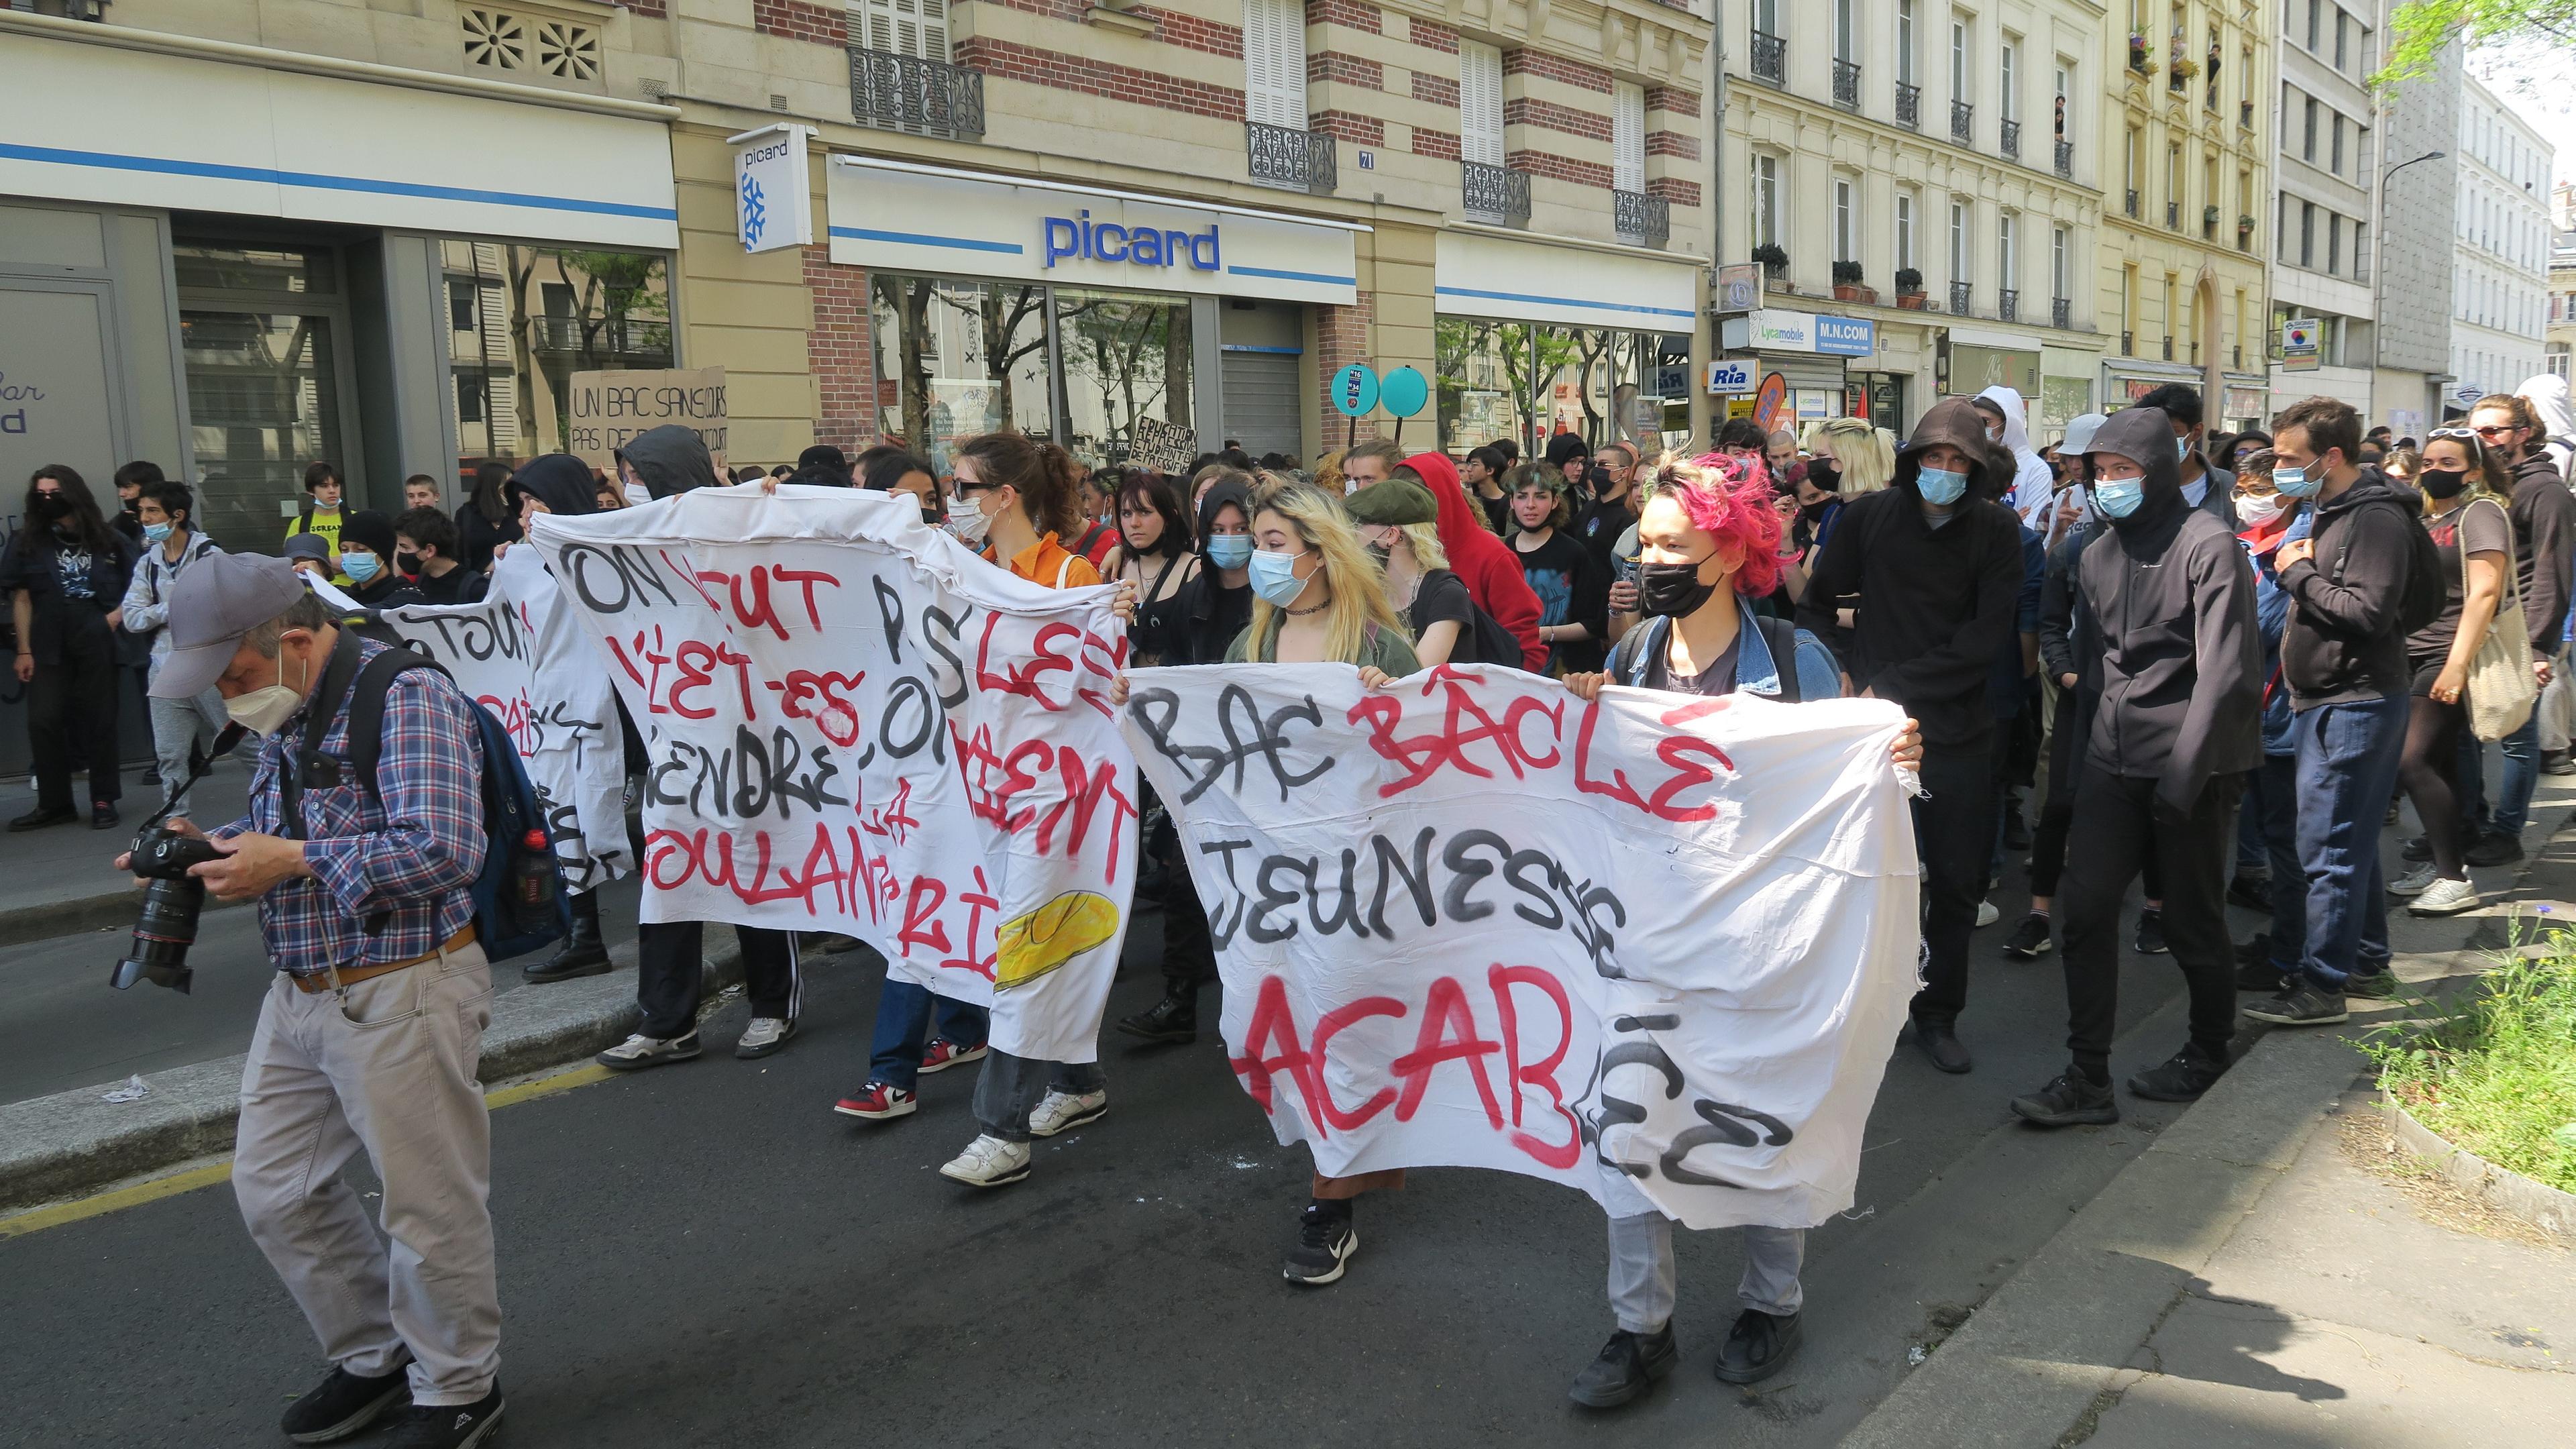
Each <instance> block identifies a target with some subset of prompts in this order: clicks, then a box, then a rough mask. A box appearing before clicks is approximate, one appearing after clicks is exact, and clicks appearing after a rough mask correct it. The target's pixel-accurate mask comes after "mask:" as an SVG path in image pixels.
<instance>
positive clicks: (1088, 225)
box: [1046, 211, 1218, 272]
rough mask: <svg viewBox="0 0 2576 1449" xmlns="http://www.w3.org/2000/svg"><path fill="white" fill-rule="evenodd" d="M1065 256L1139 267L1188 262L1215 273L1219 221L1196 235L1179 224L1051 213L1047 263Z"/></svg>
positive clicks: (1195, 267)
mask: <svg viewBox="0 0 2576 1449" xmlns="http://www.w3.org/2000/svg"><path fill="white" fill-rule="evenodd" d="M1063 257H1079V258H1081V259H1082V260H1084V261H1087V262H1128V263H1132V264H1134V265H1136V266H1140V267H1170V266H1177V265H1180V264H1182V263H1184V262H1186V263H1188V265H1189V268H1190V270H1192V271H1194V272H1213V271H1216V270H1218V265H1217V264H1218V256H1217V235H1216V223H1214V222H1210V223H1208V229H1207V230H1205V231H1203V232H1200V233H1198V234H1197V235H1195V236H1193V235H1191V234H1190V233H1189V232H1186V231H1183V230H1181V229H1180V228H1178V227H1174V228H1173V229H1171V230H1170V231H1156V230H1155V229H1154V228H1152V227H1150V226H1138V227H1126V226H1120V225H1119V224H1118V223H1116V222H1114V221H1099V222H1095V221H1093V220H1092V219H1091V213H1090V212H1088V211H1084V212H1081V213H1079V214H1078V215H1077V216H1074V217H1063V216H1050V217H1048V218H1047V219H1046V264H1047V265H1048V266H1050V267H1052V266H1054V265H1055V264H1056V262H1057V260H1058V259H1059V258H1063Z"/></svg>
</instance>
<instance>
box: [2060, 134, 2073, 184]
mask: <svg viewBox="0 0 2576 1449" xmlns="http://www.w3.org/2000/svg"><path fill="white" fill-rule="evenodd" d="M2057 174H2058V175H2060V176H2063V177H2065V178H2066V179H2067V180H2069V181H2072V180H2074V179H2075V143H2074V142H2072V141H2060V142H2058V143H2057Z"/></svg>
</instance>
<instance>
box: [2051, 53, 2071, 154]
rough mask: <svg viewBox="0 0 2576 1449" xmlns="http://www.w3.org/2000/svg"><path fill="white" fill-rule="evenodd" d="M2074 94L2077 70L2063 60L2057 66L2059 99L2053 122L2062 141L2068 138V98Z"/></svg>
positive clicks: (2054, 108)
mask: <svg viewBox="0 0 2576 1449" xmlns="http://www.w3.org/2000/svg"><path fill="white" fill-rule="evenodd" d="M2073 94H2075V72H2074V70H2073V69H2072V68H2071V67H2069V66H2068V65H2066V64H2065V63H2064V62H2063V61H2061V62H2059V63H2058V67H2057V101H2056V104H2055V106H2054V107H2053V108H2052V109H2053V110H2054V111H2055V113H2056V120H2055V121H2054V122H2053V124H2054V126H2055V128H2056V131H2057V139H2059V140H2061V141H2063V140H2066V139H2068V137H2067V134H2066V110H2067V101H2066V98H2067V97H2068V96H2071V95H2073Z"/></svg>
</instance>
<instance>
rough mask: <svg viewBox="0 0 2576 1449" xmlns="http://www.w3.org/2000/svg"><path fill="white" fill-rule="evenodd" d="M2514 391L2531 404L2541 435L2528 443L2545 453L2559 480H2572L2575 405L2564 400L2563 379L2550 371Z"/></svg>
mask: <svg viewBox="0 0 2576 1449" xmlns="http://www.w3.org/2000/svg"><path fill="white" fill-rule="evenodd" d="M2514 392H2515V394H2516V395H2517V396H2519V397H2520V398H2521V399H2522V400H2523V401H2524V402H2527V403H2529V404H2531V411H2532V414H2533V415H2534V416H2535V417H2537V418H2539V419H2540V431H2541V435H2542V436H2540V437H2537V438H2534V439H2532V440H2531V444H2530V446H2531V447H2533V448H2535V449H2539V450H2542V451H2545V452H2546V453H2547V454H2548V455H2549V461H2551V462H2553V463H2555V464H2557V465H2558V476H2559V477H2560V478H2561V479H2576V406H2570V405H2569V403H2568V400H2567V379H2565V378H2563V377H2560V376H2559V375H2558V374H2556V373H2554V372H2544V373H2539V374H2537V375H2535V376H2533V377H2531V378H2529V379H2527V380H2525V381H2524V383H2523V384H2522V386H2520V387H2518V388H2515V389H2514Z"/></svg>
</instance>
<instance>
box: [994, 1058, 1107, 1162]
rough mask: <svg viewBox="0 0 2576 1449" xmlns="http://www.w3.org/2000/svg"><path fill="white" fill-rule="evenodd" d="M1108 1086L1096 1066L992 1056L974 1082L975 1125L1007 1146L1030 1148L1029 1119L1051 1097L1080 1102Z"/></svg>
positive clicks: (1103, 1075)
mask: <svg viewBox="0 0 2576 1449" xmlns="http://www.w3.org/2000/svg"><path fill="white" fill-rule="evenodd" d="M1108 1086H1109V1077H1108V1074H1107V1073H1105V1072H1103V1071H1101V1069H1100V1063H1098V1062H1046V1061H1040V1060H1038V1059H1037V1058H1036V1057H1015V1056H1013V1055H1011V1054H1010V1053H1009V1052H1006V1051H999V1050H995V1051H988V1052H986V1053H985V1054H984V1074H983V1075H982V1076H980V1077H977V1078H976V1079H975V1123H976V1125H977V1126H979V1127H981V1128H983V1129H984V1131H985V1132H986V1133H988V1134H990V1135H991V1136H995V1137H999V1138H1001V1139H1002V1140H1003V1141H1005V1142H1026V1141H1028V1140H1029V1114H1030V1113H1031V1112H1034V1111H1036V1110H1037V1105H1038V1103H1039V1102H1040V1101H1041V1100H1043V1099H1044V1098H1045V1096H1046V1094H1047V1093H1048V1092H1050V1091H1055V1092H1064V1093H1067V1094H1070V1095H1072V1096H1077V1097H1078V1096H1082V1095H1084V1094H1085V1093H1089V1092H1099V1091H1106V1090H1107V1089H1108Z"/></svg>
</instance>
